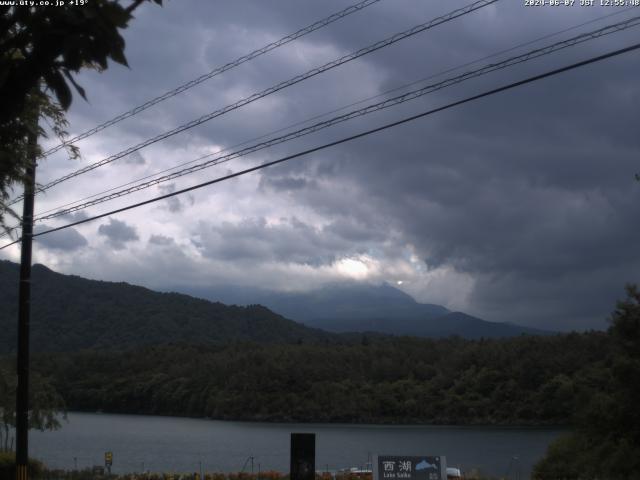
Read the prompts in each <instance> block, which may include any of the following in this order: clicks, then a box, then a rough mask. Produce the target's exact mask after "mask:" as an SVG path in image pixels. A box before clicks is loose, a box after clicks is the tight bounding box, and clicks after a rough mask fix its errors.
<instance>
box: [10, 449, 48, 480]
mask: <svg viewBox="0 0 640 480" xmlns="http://www.w3.org/2000/svg"><path fill="white" fill-rule="evenodd" d="M28 468H29V478H41V476H42V475H43V473H44V472H45V468H44V465H42V463H40V462H39V461H37V460H33V459H29V467H28ZM0 478H3V479H5V478H6V479H9V478H16V457H15V454H13V453H9V452H0Z"/></svg>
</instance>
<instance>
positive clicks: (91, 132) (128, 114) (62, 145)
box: [41, 0, 380, 157]
mask: <svg viewBox="0 0 640 480" xmlns="http://www.w3.org/2000/svg"><path fill="white" fill-rule="evenodd" d="M379 1H380V0H364V1H361V2H359V3H356V4H354V5H351V6H349V7H347V8H345V9H344V10H341V11H339V12H336V13H334V14H332V15H329V16H328V17H325V18H323V19H322V20H318V21H317V22H315V23H312V24H311V25H309V26H307V27H304V28H301V29H300V30H298V31H297V32H294V33H292V34H290V35H287V36H286V37H282V38H281V39H280V40H277V41H275V42H272V43H269V44H268V45H265V46H264V47H261V48H259V49H257V50H254V51H253V52H251V53H248V54H247V55H243V56H242V57H240V58H237V59H236V60H234V61H232V62H229V63H226V64H225V65H222V66H221V67H217V68H215V69H214V70H211V71H210V72H209V73H205V74H204V75H201V76H199V77H198V78H196V79H194V80H191V81H189V82H187V83H184V84H182V85H180V86H178V87H176V88H174V89H173V90H169V91H168V92H166V93H164V94H162V95H160V96H158V97H155V98H153V99H151V100H149V101H147V102H145V103H143V104H142V105H139V106H137V107H135V108H132V109H131V110H128V111H126V112H124V113H122V114H120V115H118V116H117V117H114V118H112V119H111V120H108V121H106V122H104V123H101V124H100V125H98V126H96V127H94V128H92V129H91V130H87V131H86V132H83V133H81V134H79V135H77V136H75V137H73V138H71V139H69V140H67V141H64V142H62V143H60V144H59V145H57V146H55V147H53V148H50V149H49V150H47V151H46V152H44V153H43V154H42V155H41V157H48V156H49V155H51V154H53V153H55V152H57V151H58V150H61V149H63V148H65V147H66V146H68V145H71V144H73V143H76V142H78V141H80V140H83V139H85V138H87V137H90V136H91V135H94V134H96V133H98V132H100V131H102V130H104V129H105V128H108V127H110V126H112V125H115V124H116V123H119V122H121V121H123V120H125V119H127V118H129V117H132V116H134V115H137V114H138V113H140V112H142V111H144V110H146V109H147V108H150V107H152V106H154V105H156V104H158V103H160V102H163V101H165V100H167V99H169V98H171V97H174V96H176V95H178V94H180V93H182V92H184V91H186V90H189V89H190V88H192V87H195V86H196V85H199V84H201V83H202V82H204V81H206V80H209V79H211V78H213V77H215V76H217V75H220V74H222V73H224V72H226V71H228V70H231V69H232V68H235V67H237V66H239V65H242V64H243V63H245V62H248V61H250V60H253V59H254V58H256V57H259V56H261V55H264V54H265V53H268V52H270V51H271V50H274V49H276V48H278V47H281V46H283V45H286V44H287V43H289V42H292V41H294V40H296V39H298V38H300V37H303V36H305V35H307V34H309V33H311V32H314V31H316V30H318V29H320V28H322V27H326V26H327V25H329V24H331V23H333V22H335V21H337V20H340V19H341V18H344V17H346V16H347V15H351V14H352V13H356V12H359V11H360V10H362V9H364V8H367V7H368V6H370V5H373V4H374V3H377V2H379Z"/></svg>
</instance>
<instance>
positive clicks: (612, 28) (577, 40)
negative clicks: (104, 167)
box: [36, 16, 640, 221]
mask: <svg viewBox="0 0 640 480" xmlns="http://www.w3.org/2000/svg"><path fill="white" fill-rule="evenodd" d="M639 24H640V16H637V17H633V18H630V19H628V20H625V21H622V22H619V23H616V24H613V25H609V26H606V27H603V28H600V29H597V30H594V31H592V32H588V33H583V34H580V35H577V36H575V37H572V38H570V39H567V40H563V41H560V42H556V43H554V44H552V45H548V46H546V47H542V48H537V49H534V50H531V51H529V52H527V53H524V54H521V55H518V56H515V57H511V58H508V59H506V60H503V61H501V62H498V63H493V64H489V65H486V66H484V67H481V68H479V69H476V70H472V71H469V72H466V73H463V74H462V75H458V76H456V77H451V78H448V79H445V80H443V81H441V82H438V83H435V84H431V85H427V86H424V87H422V88H419V89H417V90H413V91H410V92H407V93H404V94H402V95H398V96H396V97H393V98H390V99H387V100H384V101H382V102H378V103H375V104H372V105H368V106H366V107H364V108H361V109H358V110H353V111H351V112H348V113H345V114H343V115H339V116H337V117H334V118H332V119H329V120H325V121H323V122H319V123H316V124H314V125H310V126H308V127H305V128H302V129H300V130H296V131H294V132H290V133H287V134H285V135H282V136H280V137H276V138H273V139H271V140H268V141H265V142H261V143H258V144H255V145H252V146H250V147H246V148H244V149H242V150H238V151H235V152H231V153H228V154H226V155H222V156H219V157H216V158H213V159H211V160H208V161H206V162H203V163H199V164H197V165H193V166H191V167H188V168H184V169H182V170H179V171H177V172H173V173H170V174H167V175H164V176H162V177H158V178H155V179H153V180H149V181H147V182H144V183H140V184H137V185H134V186H132V187H129V188H124V189H122V190H119V191H116V192H113V193H110V194H108V195H104V196H102V197H98V198H94V199H93V200H89V201H86V202H84V203H80V204H78V205H75V206H72V207H69V208H64V209H62V210H58V211H56V212H54V213H51V214H48V215H41V216H39V217H37V218H36V221H43V220H49V219H52V218H56V217H60V216H63V215H68V214H70V213H73V212H77V211H79V210H83V209H85V208H88V207H92V206H94V205H98V204H100V203H104V202H107V201H110V200H114V199H116V198H119V197H122V196H125V195H129V194H131V193H134V192H138V191H140V190H144V189H147V188H150V187H152V186H155V185H158V184H160V183H164V182H167V181H170V180H174V179H176V178H179V177H182V176H185V175H188V174H191V173H194V172H197V171H200V170H203V169H205V168H209V167H212V166H214V165H219V164H221V163H226V162H228V161H231V160H233V159H235V158H238V157H241V156H245V155H248V154H251V153H254V152H256V151H259V150H262V149H265V148H268V147H272V146H274V145H278V144H280V143H284V142H287V141H291V140H293V139H296V138H299V137H302V136H305V135H309V134H311V133H315V132H318V131H320V130H323V129H325V128H328V127H331V126H334V125H337V124H339V123H342V122H345V121H348V120H351V119H354V118H356V117H361V116H364V115H368V114H370V113H373V112H377V111H380V110H384V109H387V108H390V107H393V106H396V105H400V104H402V103H404V102H407V101H410V100H415V99H417V98H419V97H422V96H424V95H427V94H429V93H433V92H435V91H438V90H441V89H444V88H447V87H450V86H453V85H456V84H458V83H461V82H464V81H467V80H470V79H473V78H477V77H479V76H482V75H486V74H488V73H491V72H495V71H497V70H502V69H504V68H508V67H512V66H514V65H517V64H520V63H524V62H527V61H529V60H533V59H535V58H539V57H542V56H545V55H549V54H551V53H554V52H557V51H559V50H562V49H565V48H568V47H572V46H575V45H578V44H581V43H584V42H586V41H589V40H594V39H597V38H600V37H603V36H605V35H609V34H612V33H616V32H620V31H623V30H625V29H627V28H630V27H634V26H637V25H639ZM213 155H218V154H217V153H216V154H207V155H203V156H201V157H199V158H197V159H195V160H193V161H192V162H190V163H193V162H194V161H198V160H203V159H205V158H207V157H211V156H213Z"/></svg>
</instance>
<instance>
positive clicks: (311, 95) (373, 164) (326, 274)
mask: <svg viewBox="0 0 640 480" xmlns="http://www.w3.org/2000/svg"><path fill="white" fill-rule="evenodd" d="M165 3H166V4H165V6H164V7H162V8H160V7H157V6H153V5H151V4H149V5H145V6H143V7H141V8H139V9H138V11H137V12H136V17H137V18H136V19H135V21H133V22H132V24H131V27H130V28H129V29H128V30H127V31H126V33H125V38H126V41H127V49H126V52H127V57H128V60H129V64H130V67H131V68H130V69H127V68H124V67H121V66H119V65H112V66H111V67H110V68H109V69H108V70H107V71H106V72H103V73H98V72H86V73H83V74H82V75H81V76H80V77H79V79H78V80H79V83H80V84H82V85H83V86H84V87H85V89H86V90H87V93H88V97H89V101H88V103H87V102H84V101H83V100H82V99H79V98H75V99H74V102H73V105H72V107H71V109H70V112H69V115H68V118H69V120H70V123H71V126H70V132H71V133H72V134H77V133H81V132H83V131H84V130H86V129H88V128H90V127H92V126H94V125H96V124H98V123H100V122H102V121H105V120H108V119H110V118H111V117H113V116H115V115H117V114H119V113H122V112H123V111H125V110H127V109H129V108H132V107H134V106H136V105H138V104H141V103H143V102H145V101H146V100H149V99H150V98H152V97H154V96H156V95H160V94H162V93H164V92H165V91H167V90H170V89H172V88H174V87H175V86H177V85H180V84H182V83H184V82H187V81H189V80H191V79H193V78H195V77H197V76H199V75H201V74H203V73H206V72H208V71H210V70H212V69H213V68H215V67H217V66H220V65H222V64H225V63H227V62H229V61H231V60H234V59H235V58H237V57H239V56H241V55H244V54H246V53H248V52H250V51H252V50H254V49H256V48H259V47H261V46H263V45H265V44H267V43H269V42H271V41H274V40H277V39H278V38H280V37H283V36H285V35H287V34H289V33H292V32H294V31H296V30H298V29H300V28H302V27H304V26H306V25H309V24H311V23H313V22H314V21H316V20H318V19H320V18H322V17H325V16H327V15H329V14H331V13H333V12H335V11H338V10H341V9H343V8H345V7H346V6H348V5H349V4H351V3H355V1H354V2H348V1H335V0H323V1H311V0H286V1H285V0H276V1H271V2H264V1H263V0H242V1H236V2H229V1H218V0H216V1H210V0H181V1H169V2H165ZM467 3H469V2H468V1H467V2H463V1H457V0H430V1H415V0H381V1H380V2H378V3H376V4H374V5H372V6H370V7H368V8H366V9H364V10H362V11H361V12H358V13H355V14H353V15H350V16H349V17H347V18H344V19H342V20H340V21H338V22H335V23H333V24H331V25H330V26H328V27H326V28H323V29H321V30H319V31H317V32H314V33H312V34H310V35H308V36H306V37H304V38H302V39H299V40H297V41H295V42H292V43H290V44H288V45H287V46H285V47H282V48H279V49H277V50H275V51H272V52H270V53H268V54H266V55H264V56H262V57H260V58H258V59H256V60H253V61H251V62H249V63H246V64H244V65H242V66H240V67H238V68H236V69H233V70H232V71H229V72H227V73H225V74H223V75H221V76H218V77H216V78H214V79H212V80H209V81H207V82H204V83H203V84H201V85H199V86H197V87H195V88H193V89H191V90H189V91H188V92H185V93H183V94H181V95H179V96H176V97H174V98H172V99H170V100H168V101H165V102H163V103H161V104H159V105H156V106H155V107H153V108H151V109H149V110H147V111H145V112H143V113H142V114H139V115H137V116H135V117H132V118H130V119H128V120H126V121H123V122H121V123H119V124H118V125H116V126H114V127H111V128H109V129H107V130H104V131H103V132H101V133H99V134H97V135H95V136H92V137H90V138H88V139H86V140H83V141H81V142H79V144H78V145H79V147H80V148H81V151H82V159H81V160H76V161H71V160H68V159H67V158H65V155H64V154H63V152H59V153H58V154H55V155H53V156H51V157H49V158H48V159H46V160H45V161H42V162H41V163H40V167H39V171H38V181H39V182H40V183H46V182H47V181H50V180H52V179H54V178H57V177H59V176H61V175H64V174H66V173H68V172H71V171H73V170H75V169H77V168H79V167H81V166H84V165H87V164H89V163H91V162H94V161H97V160H100V159H102V158H105V157H107V156H109V155H112V154H114V153H117V152H119V151H121V150H124V149H125V148H127V147H129V146H132V145H135V144H137V143H139V142H141V141H143V140H144V139H146V138H148V137H151V136H154V135H157V134H159V133H162V132H164V131H167V130H170V129H171V128H174V127H176V126H178V125H180V124H183V123H185V122H188V121H189V120H191V119H193V118H196V117H199V116H201V115H204V114H206V113H208V112H211V111H213V110H217V109H219V108H221V107H224V106H226V105H228V104H231V103H234V102H235V101H237V100H239V99H241V98H244V97H247V96H249V95H251V94H252V93H254V92H257V91H261V90H263V89H265V88H267V87H270V86H272V85H274V84H276V83H279V82H281V81H283V80H287V79H289V78H291V77H293V76H295V75H297V74H300V73H303V72H306V71H307V70H310V69H312V68H313V67H316V66H319V65H322V64H324V63H326V62H329V61H331V60H333V59H335V58H337V57H340V56H342V55H345V54H347V53H350V52H352V51H355V50H358V49H360V48H362V47H364V46H367V45H369V44H371V43H373V42H375V41H378V40H381V39H383V38H386V37H389V36H391V35H393V34H394V33H397V32H400V31H403V30H406V29H408V28H410V27H412V26H414V25H416V24H419V23H423V22H425V21H427V20H429V19H431V18H433V17H436V16H438V15H442V14H444V13H447V12H449V11H451V10H453V9H454V8H458V7H460V6H463V5H466V4H467ZM576 3H579V2H576ZM615 13H618V14H617V15H614V16H610V17H609V18H606V19H601V20H599V21H597V22H593V23H590V24H588V25H585V26H583V27H580V28H577V29H574V30H571V31H568V32H565V33H563V34H561V35H557V36H554V37H551V38H549V39H546V40H543V41H540V42H538V43H536V44H534V45H530V46H527V47H521V48H518V49H517V50H514V51H512V52H510V53H505V54H501V55H499V56H497V57H494V58H492V59H491V60H484V61H482V62H480V63H478V64H476V65H474V66H468V67H465V68H464V69H462V70H457V71H455V72H451V73H448V74H446V75H444V76H443V75H441V76H438V77H437V78H435V79H431V80H428V81H423V82H421V83H419V84H417V85H418V86H422V85H426V84H427V83H433V82H434V81H438V80H441V79H444V78H447V77H448V76H454V75H457V74H460V73H462V72H463V71H465V70H469V69H472V68H476V67H477V66H480V65H483V64H484V63H487V62H491V61H496V60H501V59H504V58H507V57H508V56H511V55H514V54H519V53H524V52H525V51H527V50H530V49H532V48H535V47H539V46H543V45H547V44H549V43H553V42H555V41H558V40H561V39H564V38H568V37H570V36H574V35H577V34H579V33H581V32H586V31H590V30H593V29H596V28H599V27H602V26H605V25H608V24H610V23H614V22H618V21H621V20H623V19H625V18H629V17H631V16H633V15H638V14H640V11H639V10H637V9H636V10H630V11H626V12H623V11H622V9H618V8H614V7H604V8H601V7H597V6H594V7H580V6H578V5H575V6H573V7H548V6H547V7H526V6H524V0H501V1H499V2H497V3H496V4H494V5H491V6H488V7H486V8H483V9H481V10H479V11H477V12H474V13H471V14H469V15H466V16H464V17H462V18H459V19H457V20H454V21H451V22H449V23H446V24H444V25H441V26H438V27H436V28H434V29H432V30H429V31H426V32H423V33H420V34H418V35H415V36H414V37H412V38H409V39H406V40H403V41H401V42H398V43H397V44H395V45H393V46H390V47H387V48H384V49H382V50H379V51H377V52H375V53H372V54H369V55H367V56H364V57H362V58H360V59H358V60H356V61H353V62H350V63H348V64H346V65H344V66H341V67H339V68H336V69H333V70H331V71H329V72H326V73H323V74H321V75H318V76H316V77H314V78H312V79H309V80H307V81H304V82H302V83H300V84H298V85H295V86H293V87H290V88H286V89H284V90H282V91H280V92H278V93H276V94H274V95H270V96H269V97H266V98H264V99H262V100H259V101H256V102H254V103H252V104H250V105H248V106H246V107H244V108H241V109H238V110H236V111H234V112H231V113H228V114H226V115H224V116H222V117H219V118H217V119H214V120H212V121H210V122H207V123H204V124H203V125H201V126H199V127H196V128H194V129H191V130H189V131H188V132H185V133H183V134H180V135H177V136H174V137H172V138H170V139H168V140H166V141H163V142H160V143H157V144H155V145H153V146H150V147H147V148H144V149H142V150H140V151H139V152H138V153H136V154H134V155H131V156H129V157H127V158H124V159H121V160H118V161H116V162H114V163H113V164H111V165H108V166H105V167H103V168H100V169H98V170H95V171H93V172H91V173H89V174H86V175H83V176H81V177H79V178H77V179H75V180H73V181H69V182H65V183H63V184H61V185H59V186H57V187H54V188H52V189H51V190H49V191H48V192H47V193H46V194H44V195H39V196H38V197H37V201H36V212H43V211H45V210H50V209H54V208H57V207H58V206H60V205H63V204H66V203H68V202H71V201H74V200H77V199H79V198H82V197H86V196H88V195H92V194H95V193H97V192H101V191H103V190H106V189H109V188H112V187H116V186H118V185H121V184H124V183H127V182H129V181H131V180H134V179H137V178H141V177H144V176H146V175H150V174H153V173H155V172H158V171H161V170H164V169H166V168H169V167H172V166H175V165H177V164H179V163H182V162H187V161H190V160H193V159H195V158H197V157H199V156H201V155H203V154H206V153H212V152H216V151H217V150H220V149H224V148H229V147H233V146H234V145H237V144H239V143H242V142H245V141H247V140H252V139H255V138H257V137H261V136H263V135H265V134H270V133H272V132H274V131H277V130H279V129H282V128H284V127H288V126H290V125H292V124H295V123H298V122H301V121H305V120H307V119H309V118H311V117H314V116H316V115H320V114H323V113H326V112H329V111H332V110H335V109H338V108H342V107H344V106H346V105H349V104H351V103H354V102H357V101H360V100H364V99H367V98H369V97H374V96H376V95H379V94H382V93H384V92H386V91H388V90H390V89H395V88H398V87H402V86H404V85H407V84H409V83H412V82H416V81H418V80H421V79H424V78H427V77H430V76H433V75H436V74H440V73H441V72H443V71H445V70H448V69H451V68H453V67H457V66H459V65H462V64H465V63H467V62H471V61H474V60H478V59H481V58H483V57H485V56H487V55H492V54H494V53H496V52H499V51H501V50H505V49H508V48H511V47H514V46H516V45H518V44H521V43H524V42H528V41H531V40H534V39H536V38H539V37H543V36H545V35H549V34H552V33H555V32H558V31H560V30H563V29H566V28H569V27H573V26H576V25H579V24H581V23H584V22H587V21H589V20H593V19H596V18H598V17H602V16H604V15H611V14H615ZM637 38H638V28H632V29H630V30H628V31H626V32H621V33H617V34H614V35H610V36H608V37H606V38H601V39H598V40H595V41H591V42H587V43H585V44H582V45H580V46H577V47H573V48H570V49H567V50H564V51H562V52H559V53H556V54H553V55H549V56H546V57H543V58H540V59H537V60H535V61H532V62H529V63H526V64H523V65H520V66H517V67H515V68H510V69H507V70H502V71H500V72H496V73H493V74H490V75H487V76H484V77H481V78H479V79H475V80H471V81H467V82H464V83H462V84H460V85H457V86H455V87H452V88H447V89H444V90H441V91H438V92H436V93H433V94H430V95H427V96H425V97H423V98H421V99H418V100H414V101H412V102H408V103H407V104H405V105H402V106H400V107H395V108H392V109H388V110H386V111H384V112H379V113H376V114H372V115H369V116H367V117H363V118H359V119H356V120H352V121H349V122H347V123H343V124H341V125H340V126H337V127H334V128H329V129H326V130H323V131H322V132H318V133H316V134H314V135H310V136H307V137H305V138H303V139H299V140H296V141H292V142H288V143H286V144H283V145H280V146H278V147H275V148H271V149H268V150H263V151H261V152H258V153H254V154H252V155H250V156H247V157H242V158H239V159H236V160H233V161H231V162H228V163H225V164H223V165H220V166H217V167H213V168H210V169H207V170H203V171H200V172H198V173H196V174H193V175H188V176H185V177H183V178H181V179H177V180H174V181H172V182H167V183H163V184H161V185H158V186H156V187H153V188H151V189H148V190H145V191H142V192H138V193H136V194H134V195H130V196H128V197H126V198H122V199H119V200H116V201H112V202H108V203H104V204H102V205H100V206H97V207H93V208H91V209H88V210H86V211H85V212H82V213H78V214H76V216H75V217H73V218H81V215H85V214H88V215H94V214H98V213H102V212H106V211H108V210H111V209H113V208H116V207H119V206H124V205H126V204H129V203H132V202H134V201H140V200H143V199H146V198H150V197H152V196H157V195H160V194H162V193H167V192H171V191H174V190H176V189H179V188H183V187H186V186H189V185H192V184H195V183H199V182H203V181H206V180H209V179H213V178H216V177H218V176H221V175H224V174H227V173H230V172H232V171H237V170H240V169H243V168H247V167H248V166H252V165H256V164H258V163H262V162H264V161H268V160H273V159H277V158H279V157H281V156H284V155H287V154H291V153H295V152H298V151H300V150H304V149H306V148H310V147H313V146H316V145H320V144H323V143H326V142H328V141H332V140H336V139H339V138H342V137H344V136H347V135H350V134H353V133H357V132H360V131H363V130H366V129H368V128H373V127H375V126H379V125H382V124H384V123H388V122H391V121H394V120H398V119H400V118H403V117H405V116H408V115H412V114H416V113H419V112H422V111H424V110H428V109H430V108H434V107H437V106H441V105H444V104H446V103H449V102H452V101H455V100H457V99H461V98H464V97H466V96H469V95H473V94H477V93H480V92H482V91H484V90H487V89H490V88H494V87H496V86H499V85H502V84H505V83H508V82H511V81H514V80H518V79H521V78H525V77H526V76H529V75H532V74H534V73H539V72H543V71H546V70H549V69H552V68H557V67H559V66H563V65H565V64H568V63H571V62H576V61H579V60H583V59H586V58H588V57H591V56H593V55H597V54H601V53H604V52H607V51H609V50H613V49H615V48H620V47H623V46H627V45H629V44H631V43H633V42H635V41H637ZM639 76H640V53H638V52H632V53H630V54H627V55H624V56H622V57H617V58H615V59H611V60H607V61H604V62H601V63H598V64H595V65H592V66H588V67H585V68H583V69H580V70H576V71H573V72H570V73H566V74H563V75H561V76H557V77H554V78H550V79H546V80H543V81H540V82H537V83H535V84H532V85H528V86H524V87H520V88H518V89H515V90H512V91H509V92H506V93H502V94H499V95H496V96H492V97H488V98H485V99H482V100H479V101H477V102H473V103H471V104H467V105H464V106H460V107H457V108H454V109H451V110H447V111H446V112H442V113H438V114H436V115H432V116H429V117H427V118H423V119H420V120H418V121H415V122H412V123H410V124H406V125H403V126H400V127H396V128H394V129H390V130H387V131H384V132H381V133H378V134H376V135H372V136H369V137H366V138H362V139H358V140H356V141H353V142H350V143H348V144H343V145H340V146H337V147H334V148H331V149H327V150H323V151H321V152H317V153H315V154H311V155H308V156H305V157H302V158H298V159H296V160H293V161H291V162H289V163H286V164H284V165H281V166H278V167H273V168H270V169H266V170H262V171H260V172H257V173H253V174H250V175H246V176H243V177H241V178H238V179H234V180H231V181H228V182H224V183H221V184H217V185H214V186H210V187H207V188H204V189H201V190H198V191H194V192H191V193H189V194H185V195H181V196H178V197H173V198H172V199H170V200H166V201H162V202H159V203H156V204H153V205H149V206H145V207H142V208H139V209H136V210H133V211H129V212H126V213H122V214H118V215H113V216H111V217H109V218H104V219H101V220H99V221H95V222H92V223H88V224H84V225H82V226H78V227H75V228H71V229H67V230H64V231H61V232H59V233H56V234H51V235H46V236H42V237H39V238H38V240H37V242H36V244H35V246H34V261H35V262H39V263H44V264H46V265H48V266H49V267H51V268H53V269H54V270H57V271H60V272H63V273H73V274H77V275H81V276H85V277H89V278H95V279H102V280H113V281H126V282H130V283H135V284H141V285H145V286H148V287H151V288H167V287H180V288H181V289H182V290H183V291H185V292H188V291H189V289H190V288H195V287H199V288H201V287H206V286H208V285H221V284H223V285H250V286H261V287H266V288H276V289H286V290H300V289H311V288H316V287H318V286H320V285H322V284H324V283H326V282H334V281H340V280H357V281H362V282H373V283H380V282H388V283H390V284H393V285H396V286H398V288H401V289H402V290H404V291H406V292H407V293H410V294H411V295H412V296H413V297H414V298H415V299H416V300H418V301H421V302H429V303H438V304H441V305H444V306H446V307H447V308H450V309H453V310H462V311H465V312H467V313H470V314H473V315H477V316H479V317H481V318H484V319H487V320H493V321H510V322H515V323H520V324H523V325H529V326H537V327H542V328H551V329H558V330H565V329H572V328H575V329H585V328H605V327H606V325H607V323H606V318H607V316H608V315H609V313H610V312H611V311H612V309H613V307H614V305H615V301H616V299H620V298H622V297H623V296H624V291H623V288H624V285H625V283H629V282H638V281H639V280H640V279H639V274H638V272H640V255H639V248H638V247H639V246H640V183H638V182H637V181H635V179H634V174H635V173H636V172H640V157H639V149H640V136H639V135H638V128H639V125H640V124H639V119H638V105H639V103H640V83H639V82H638V78H639ZM400 91H401V92H403V91H406V90H400ZM383 98H386V97H384V96H383V97H378V98H376V99H373V100H369V101H368V102H365V103H364V104H362V105H366V104H367V103H371V102H374V101H379V100H381V99H383ZM353 108H355V107H351V109H353ZM346 111H349V109H348V110H344V112H346ZM333 115H336V114H333ZM333 115H330V116H327V117H323V119H326V118H330V117H331V116H333ZM55 143H56V142H55V141H54V140H50V141H47V143H46V145H47V146H53V145H55ZM70 219H72V217H71V216H68V217H66V218H63V219H58V220H50V221H46V222H44V223H41V224H39V226H38V227H37V228H39V229H40V231H42V230H44V229H45V228H47V227H52V226H58V225H62V224H64V223H65V222H68V221H69V220H70ZM0 255H2V258H8V259H11V260H14V261H17V260H18V258H19V250H18V249H17V248H14V247H12V249H8V250H3V251H2V252H1V253H0Z"/></svg>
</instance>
